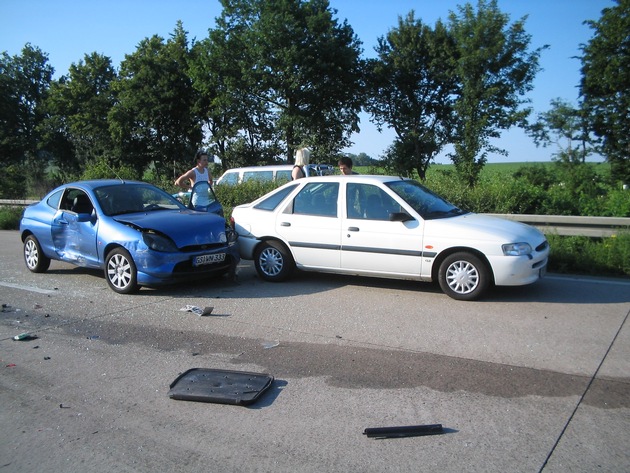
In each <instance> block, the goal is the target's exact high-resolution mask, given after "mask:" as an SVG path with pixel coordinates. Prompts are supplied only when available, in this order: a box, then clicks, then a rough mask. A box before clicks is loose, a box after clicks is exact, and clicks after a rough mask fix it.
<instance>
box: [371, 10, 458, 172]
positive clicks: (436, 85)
mask: <svg viewBox="0 0 630 473" xmlns="http://www.w3.org/2000/svg"><path fill="white" fill-rule="evenodd" d="M375 49H376V52H377V53H378V57H377V59H374V60H371V61H369V63H368V71H369V72H368V73H367V76H368V78H367V84H368V91H369V92H368V99H367V106H366V110H367V111H368V112H370V113H371V114H372V116H373V119H374V121H375V123H376V125H377V127H378V129H379V130H380V129H381V128H382V126H383V125H384V124H386V125H388V126H389V127H391V128H392V129H393V130H394V132H395V133H396V140H395V143H394V145H393V146H391V147H390V148H389V149H388V151H387V153H386V160H385V161H386V165H387V166H388V168H390V169H392V170H393V171H394V172H396V173H397V174H400V175H405V176H411V175H412V174H413V172H414V171H415V172H417V174H418V176H419V177H420V179H422V180H424V179H425V176H426V170H427V168H428V166H429V164H430V163H431V161H432V160H433V158H434V157H435V156H436V155H437V154H438V153H439V152H440V151H441V150H442V149H443V147H444V145H445V144H446V143H447V142H448V141H449V139H450V138H451V130H452V127H453V120H452V117H453V108H452V105H453V104H452V102H453V97H454V94H455V93H456V91H457V82H456V80H455V76H454V75H453V57H454V44H453V41H452V39H451V37H450V35H449V34H448V32H447V30H446V28H445V27H444V25H443V24H442V22H440V21H438V22H437V23H436V25H435V28H434V29H431V28H430V27H429V26H426V25H423V24H422V22H421V21H420V20H416V18H415V17H414V12H413V11H411V12H410V13H409V14H408V15H407V16H406V17H405V18H404V19H403V18H402V17H399V18H398V26H397V28H394V29H392V30H390V31H389V32H388V33H387V35H386V36H385V37H380V38H379V39H378V46H377V47H376V48H375Z"/></svg>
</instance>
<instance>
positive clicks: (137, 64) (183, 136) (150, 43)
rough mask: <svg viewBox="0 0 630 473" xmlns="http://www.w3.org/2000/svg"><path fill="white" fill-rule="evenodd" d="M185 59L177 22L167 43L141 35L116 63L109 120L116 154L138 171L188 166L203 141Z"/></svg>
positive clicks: (185, 44)
mask: <svg viewBox="0 0 630 473" xmlns="http://www.w3.org/2000/svg"><path fill="white" fill-rule="evenodd" d="M189 59H190V50H189V46H188V38H187V32H186V31H184V29H183V26H182V24H181V22H178V23H177V27H176V28H175V31H174V33H173V34H172V35H171V38H170V39H169V40H168V41H166V42H164V40H163V39H162V38H160V37H159V36H157V35H155V36H153V37H151V38H145V39H144V40H142V41H141V42H140V44H139V45H138V48H137V50H136V51H135V52H134V53H133V54H129V55H127V56H126V57H125V60H124V61H123V62H122V63H121V67H120V72H119V78H118V81H116V82H114V83H113V84H112V87H113V90H114V93H115V94H116V97H117V103H116V105H115V106H114V107H113V108H112V111H111V112H110V114H109V117H108V120H109V122H110V129H111V131H112V136H113V139H114V142H115V145H116V149H117V153H118V156H117V158H118V159H119V160H120V162H127V163H129V164H132V165H133V166H134V168H135V169H136V171H137V172H138V173H139V175H141V173H142V171H143V170H144V169H145V168H146V167H147V166H148V164H149V163H151V162H156V163H161V164H162V165H164V164H169V165H170V163H171V162H174V163H175V164H174V169H173V174H177V173H178V172H180V171H181V170H182V169H183V168H184V167H189V166H191V165H192V160H193V156H194V154H195V150H196V149H197V148H199V147H200V146H201V144H202V138H203V136H202V128H201V123H200V121H199V120H198V117H197V116H196V115H195V104H196V92H195V90H194V88H193V86H192V81H191V79H190V76H189V73H188V65H189Z"/></svg>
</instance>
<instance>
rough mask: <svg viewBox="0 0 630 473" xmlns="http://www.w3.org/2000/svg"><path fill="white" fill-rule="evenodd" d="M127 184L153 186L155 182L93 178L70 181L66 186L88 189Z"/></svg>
mask: <svg viewBox="0 0 630 473" xmlns="http://www.w3.org/2000/svg"><path fill="white" fill-rule="evenodd" d="M126 184H140V185H145V186H152V185H153V184H149V183H148V182H141V181H124V180H121V179H91V180H86V181H75V182H69V183H67V184H65V186H66V187H84V188H86V189H97V188H99V187H103V186H115V185H121V186H122V185H126Z"/></svg>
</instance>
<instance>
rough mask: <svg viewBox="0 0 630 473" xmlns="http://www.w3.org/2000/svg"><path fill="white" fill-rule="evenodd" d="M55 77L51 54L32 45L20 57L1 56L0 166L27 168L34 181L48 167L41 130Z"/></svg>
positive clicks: (2, 190)
mask: <svg viewBox="0 0 630 473" xmlns="http://www.w3.org/2000/svg"><path fill="white" fill-rule="evenodd" d="M53 74H54V69H53V68H52V67H51V66H50V65H49V64H48V55H47V54H45V53H44V52H42V50H41V49H39V48H37V47H35V46H32V45H30V44H26V45H25V46H24V48H22V51H21V54H20V55H16V56H9V54H8V53H7V52H6V51H5V52H3V53H2V55H1V56H0V165H2V167H7V166H10V165H14V166H18V167H20V166H25V168H26V167H28V169H30V170H31V171H30V172H29V173H28V174H27V176H28V177H29V179H34V180H35V181H37V180H38V179H39V178H40V177H41V176H42V174H43V172H44V170H45V167H46V156H45V154H44V153H43V152H41V150H40V145H41V136H40V132H39V128H38V127H39V125H40V124H41V123H42V121H43V120H44V118H45V117H46V112H45V107H44V102H45V100H46V95H47V94H48V90H49V88H50V84H51V82H52V76H53ZM1 187H2V189H0V194H2V195H4V193H5V192H6V189H5V188H4V187H5V186H1ZM22 188H24V182H22ZM12 197H20V196H15V195H14V196H12Z"/></svg>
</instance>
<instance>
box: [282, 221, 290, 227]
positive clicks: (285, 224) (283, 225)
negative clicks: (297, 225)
mask: <svg viewBox="0 0 630 473" xmlns="http://www.w3.org/2000/svg"><path fill="white" fill-rule="evenodd" d="M280 226H281V227H290V226H291V224H290V223H289V222H282V223H280Z"/></svg>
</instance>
